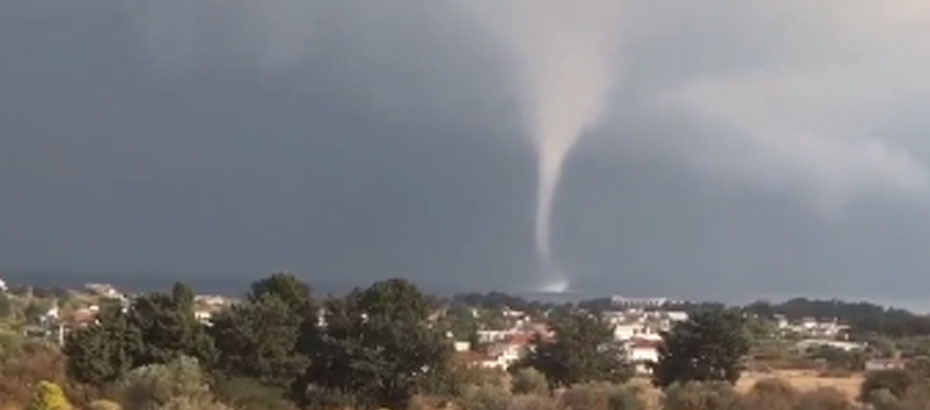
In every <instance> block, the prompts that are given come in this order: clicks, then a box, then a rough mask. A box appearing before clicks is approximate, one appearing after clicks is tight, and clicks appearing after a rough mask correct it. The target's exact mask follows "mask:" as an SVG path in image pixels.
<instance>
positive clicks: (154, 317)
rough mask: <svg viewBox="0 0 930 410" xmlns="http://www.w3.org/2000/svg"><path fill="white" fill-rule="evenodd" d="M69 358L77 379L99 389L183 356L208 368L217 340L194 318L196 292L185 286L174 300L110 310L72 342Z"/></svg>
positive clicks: (159, 298) (145, 300)
mask: <svg viewBox="0 0 930 410" xmlns="http://www.w3.org/2000/svg"><path fill="white" fill-rule="evenodd" d="M64 352H65V354H66V355H67V356H68V370H69V373H70V374H71V375H72V377H74V378H75V379H76V380H78V381H81V382H84V383H90V384H95V385H100V384H102V383H106V382H110V381H113V380H115V379H117V378H119V377H120V376H122V375H123V374H125V373H126V371H128V370H129V369H131V368H135V367H139V366H144V365H147V364H153V363H167V362H169V361H171V360H173V359H175V358H177V357H179V356H181V355H187V356H192V357H196V358H198V359H200V360H201V361H202V362H203V363H207V364H210V363H212V361H213V360H214V359H215V347H214V346H213V340H212V339H211V338H210V336H209V335H208V334H207V333H206V330H205V329H204V326H203V325H202V324H200V322H198V321H197V320H196V319H195V318H194V311H193V291H191V290H190V288H188V287H187V286H185V285H183V284H180V283H179V284H175V286H174V288H173V289H172V292H171V295H166V294H163V293H153V294H148V295H144V296H140V297H138V298H136V299H135V300H133V303H132V305H131V306H129V308H128V310H126V311H124V310H123V307H122V306H121V305H120V304H119V303H117V302H112V303H109V304H106V305H104V307H103V308H101V312H100V314H99V315H98V317H97V323H96V324H94V325H91V326H88V327H86V328H84V329H80V330H78V331H76V332H73V333H72V334H70V335H69V336H68V338H67V340H66V343H65V348H64Z"/></svg>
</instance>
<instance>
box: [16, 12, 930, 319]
mask: <svg viewBox="0 0 930 410" xmlns="http://www.w3.org/2000/svg"><path fill="white" fill-rule="evenodd" d="M559 3H560V2H558V1H555V0H552V1H538V2H532V4H533V5H534V7H539V8H540V10H543V11H545V10H546V9H545V8H547V7H555V8H558V7H559V6H558V4H559ZM578 3H579V4H578V6H577V7H578V8H579V9H581V10H583V9H585V8H586V7H595V6H598V5H599V4H600V3H602V2H601V1H595V0H591V2H578ZM526 4H527V3H526V0H517V2H516V3H511V2H506V1H504V2H501V1H490V0H488V1H483V2H482V1H480V0H478V1H470V0H469V1H466V0H461V1H459V0H453V1H448V2H423V1H405V0H398V1H390V2H372V1H346V0H338V1H336V0H334V1H326V2H320V1H311V0H263V1H254V0H94V1H80V2H76V1H65V0H38V1H37V0H5V1H2V2H0V272H2V271H3V270H4V269H6V270H11V269H15V270H18V269H50V270H69V271H76V272H106V273H111V274H112V273H116V274H124V275H127V277H128V276H130V275H156V276H158V275H163V276H164V277H165V278H175V277H215V278H229V279H230V280H234V281H244V280H247V279H250V278H254V277H257V276H260V275H264V274H267V273H269V272H272V271H275V270H279V269H287V270H292V271H295V272H298V273H300V274H301V275H303V276H304V277H306V278H307V279H308V280H309V281H310V282H311V283H312V282H327V283H343V284H365V283H367V282H368V281H371V280H375V279H378V278H383V277H387V276H396V275H401V276H407V277H409V278H412V279H414V280H417V281H418V282H420V283H423V284H424V285H426V286H428V287H432V288H443V289H450V288H452V289H475V290H488V289H527V288H529V287H532V286H535V285H537V284H538V280H537V277H536V275H537V272H538V269H539V258H538V257H537V251H536V248H535V244H534V239H533V235H534V226H533V224H534V218H535V209H536V178H537V171H536V166H537V164H536V154H535V152H536V151H535V150H534V145H533V133H534V129H533V128H532V126H531V124H529V123H528V122H527V117H528V115H527V112H528V110H529V109H530V108H528V107H531V106H535V105H534V104H538V102H537V101H535V100H534V97H535V94H532V93H528V92H527V87H526V84H527V81H526V77H527V76H529V75H532V74H533V73H535V72H536V71H533V69H532V67H533V66H534V65H546V64H561V63H560V62H561V61H565V60H566V59H568V60H569V61H570V59H573V58H577V59H590V58H591V55H590V54H587V53H588V52H591V51H592V50H595V51H598V52H600V51H603V55H599V56H598V58H602V59H603V60H604V61H605V63H604V64H603V67H607V68H608V69H607V70H606V71H604V72H597V73H596V74H597V75H603V76H605V78H603V80H604V81H602V82H600V83H596V84H601V86H599V87H600V88H599V89H603V99H604V101H603V104H602V105H603V106H602V107H600V110H599V112H600V114H599V115H598V116H597V121H596V122H594V123H592V124H591V125H590V126H588V127H586V128H585V132H584V133H583V135H582V136H581V138H580V139H579V141H578V143H577V144H576V145H574V147H573V149H572V150H571V152H570V153H569V155H568V158H567V160H566V162H565V164H564V168H563V173H562V178H561V183H560V185H559V186H558V189H557V192H556V194H555V201H554V207H553V213H552V232H551V243H552V249H553V255H554V256H553V257H554V259H555V260H556V261H557V262H558V264H559V265H561V266H562V267H563V268H564V270H565V271H566V272H567V273H568V275H569V277H570V282H571V286H572V288H574V289H576V290H578V291H580V292H585V293H588V294H590V293H601V294H610V293H622V294H627V295H669V296H678V297H699V298H715V299H724V300H731V301H736V300H748V299H752V298H755V297H759V296H779V297H781V296H786V295H794V294H805V295H822V296H837V297H868V298H871V299H874V300H880V301H896V302H901V301H907V303H910V304H919V305H921V306H927V305H930V303H926V301H923V300H922V299H921V298H922V295H925V294H927V293H928V291H930V279H926V278H928V277H930V276H928V273H930V249H928V248H930V196H928V193H930V180H928V162H930V139H928V138H927V136H926V131H927V130H928V126H930V115H927V113H928V112H927V107H930V104H928V103H930V76H928V75H927V74H926V73H928V72H930V42H927V41H926V39H927V38H930V7H928V6H926V5H925V2H922V1H895V2H876V1H869V0H861V1H858V0H853V1H851V0H842V1H841V0H836V1H819V2H810V1H807V0H786V1H778V2H744V1H717V2H710V3H708V2H692V1H630V2H620V3H619V7H611V8H608V12H609V13H614V14H611V15H610V16H609V17H610V18H603V19H597V21H591V22H589V21H586V20H585V19H587V18H589V17H588V16H591V15H603V14H604V13H603V12H600V11H599V12H598V13H584V12H577V13H575V12H573V11H571V10H567V11H564V10H558V12H552V13H549V14H543V15H546V16H554V17H553V18H551V19H549V20H545V22H546V24H545V25H543V26H540V27H542V29H540V30H538V31H529V32H527V31H522V32H519V33H517V34H520V35H517V34H514V33H515V31H508V30H507V29H508V28H509V27H511V25H516V26H517V27H520V26H519V24H520V22H521V21H523V19H522V17H523V14H524V12H525V11H526ZM511 6H512V7H511ZM562 8H564V7H562ZM579 27H584V28H589V27H593V28H592V29H591V30H592V31H591V32H585V33H583V34H585V35H586V36H587V37H586V36H577V35H576V34H578V28H579ZM537 28H538V27H537ZM563 28H564V30H563ZM598 28H609V30H595V29H598ZM572 30H574V31H572ZM517 31H519V30H517ZM527 33H529V35H527ZM592 33H593V34H592ZM592 36H597V37H592ZM592 38H594V39H595V40H598V41H599V40H605V39H606V40H610V41H609V42H608V43H605V44H611V45H612V46H611V47H609V48H606V49H604V50H601V49H600V48H590V49H585V52H579V53H576V52H574V51H575V50H577V49H578V48H577V47H574V46H573V44H574V43H570V42H569V41H571V39H575V40H577V41H578V43H577V44H586V43H587V42H588V41H589V40H591V39H592ZM564 39H569V40H564ZM563 40H564V42H563ZM591 41H594V40H591ZM550 42H552V43H553V44H558V45H559V47H555V46H554V47H552V48H550V47H549V46H548V44H549V43H550ZM566 44H568V46H566ZM527 50H529V51H527ZM559 67H561V66H559ZM579 77H583V76H579ZM559 80H560V81H564V82H565V84H569V85H571V84H573V83H574V82H576V81H577V83H578V84H579V87H581V86H582V85H583V84H591V83H590V82H587V83H586V81H588V80H590V78H587V79H586V78H577V79H575V78H561V79H559ZM569 88H571V87H569ZM565 98H566V99H565V101H567V102H565V103H564V105H565V106H566V107H568V108H571V107H574V106H575V102H574V100H572V99H571V98H574V97H572V96H571V95H567V96H566V97H565Z"/></svg>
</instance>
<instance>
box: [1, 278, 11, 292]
mask: <svg viewBox="0 0 930 410" xmlns="http://www.w3.org/2000/svg"><path fill="white" fill-rule="evenodd" d="M7 290H9V289H8V288H7V287H6V281H4V280H3V279H0V292H4V293H6V291H7Z"/></svg>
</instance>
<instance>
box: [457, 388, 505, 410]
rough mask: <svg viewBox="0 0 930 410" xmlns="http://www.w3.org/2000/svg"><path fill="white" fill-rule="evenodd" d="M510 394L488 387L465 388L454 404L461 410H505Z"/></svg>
mask: <svg viewBox="0 0 930 410" xmlns="http://www.w3.org/2000/svg"><path fill="white" fill-rule="evenodd" d="M511 398H512V396H511V394H510V392H508V391H507V390H504V389H501V388H498V387H490V386H465V387H464V388H463V389H462V395H461V396H460V397H459V398H458V400H456V404H458V406H459V407H461V408H462V409H463V410H507V408H508V407H509V406H510V401H511Z"/></svg>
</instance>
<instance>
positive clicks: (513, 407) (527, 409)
mask: <svg viewBox="0 0 930 410" xmlns="http://www.w3.org/2000/svg"><path fill="white" fill-rule="evenodd" d="M507 410H557V407H556V405H555V401H553V400H552V399H551V398H549V397H543V396H537V395H532V394H521V395H517V396H513V399H512V400H510V405H509V406H508V407H507Z"/></svg>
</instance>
